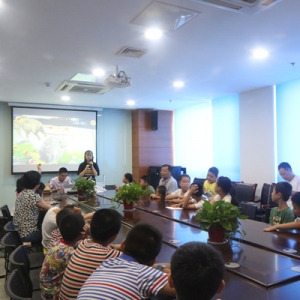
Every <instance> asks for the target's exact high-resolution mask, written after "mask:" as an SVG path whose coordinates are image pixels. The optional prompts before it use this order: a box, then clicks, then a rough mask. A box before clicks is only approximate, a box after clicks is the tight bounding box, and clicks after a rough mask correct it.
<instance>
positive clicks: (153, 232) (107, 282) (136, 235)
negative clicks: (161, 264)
mask: <svg viewBox="0 0 300 300" xmlns="http://www.w3.org/2000/svg"><path fill="white" fill-rule="evenodd" d="M161 246H162V235H161V233H160V231H159V230H158V229H156V228H155V227H154V226H152V225H150V224H146V223H139V224H137V225H135V226H134V227H133V228H132V229H131V231H130V232H129V233H128V235H127V237H126V240H125V241H123V242H122V244H121V249H122V251H123V254H122V255H121V256H120V257H118V258H114V259H107V260H106V261H104V262H103V263H102V264H101V265H100V266H99V267H98V268H97V269H96V271H95V272H94V273H93V274H92V275H91V276H90V278H89V279H88V280H87V281H86V282H85V284H84V285H83V286H82V288H81V290H80V293H79V295H78V298H77V299H80V300H83V299H85V300H87V299H106V300H115V299H118V300H123V299H124V300H125V299H132V300H134V299H147V298H149V297H150V296H157V295H164V296H171V297H175V289H174V288H171V287H170V286H169V283H168V274H166V273H163V272H161V271H159V270H157V269H155V268H153V267H152V266H153V265H154V263H155V260H156V256H157V255H158V254H159V252H160V249H161Z"/></svg>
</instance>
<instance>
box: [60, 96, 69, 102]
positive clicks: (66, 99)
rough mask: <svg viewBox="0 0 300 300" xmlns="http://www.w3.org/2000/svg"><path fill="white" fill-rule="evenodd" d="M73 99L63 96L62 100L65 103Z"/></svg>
mask: <svg viewBox="0 0 300 300" xmlns="http://www.w3.org/2000/svg"><path fill="white" fill-rule="evenodd" d="M70 99H71V98H70V97H69V96H62V97H61V100H63V101H69V100H70Z"/></svg>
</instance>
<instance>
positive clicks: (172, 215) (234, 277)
mask: <svg viewBox="0 0 300 300" xmlns="http://www.w3.org/2000/svg"><path fill="white" fill-rule="evenodd" d="M113 195H114V191H108V192H106V193H104V194H103V195H101V196H100V197H97V199H96V200H95V201H90V202H86V203H85V202H78V200H77V198H76V197H74V196H65V197H64V199H63V201H62V202H61V205H62V206H64V205H65V204H66V203H74V202H76V203H77V204H78V205H79V206H80V207H81V208H82V211H83V212H90V211H93V210H94V211H95V210H98V209H101V208H109V207H111V206H112V203H111V202H110V201H109V199H110V198H112V197H113ZM117 209H118V211H119V212H120V213H121V214H122V215H123V226H122V229H121V232H120V234H119V240H117V241H116V242H120V241H121V240H122V239H123V238H124V237H125V236H126V235H127V232H128V231H129V230H130V228H131V227H132V226H134V225H135V224H136V223H138V222H147V223H150V224H152V225H154V226H156V227H157V228H159V229H160V230H161V232H162V234H163V240H164V245H163V248H162V251H161V253H160V255H159V257H158V260H159V261H165V262H169V261H170V258H171V255H172V254H173V252H174V251H175V250H176V248H177V247H179V246H180V245H182V244H184V243H186V242H189V241H201V242H207V237H208V235H207V232H205V231H203V230H200V228H199V225H198V224H197V223H196V222H195V220H194V218H193V217H194V215H195V211H182V210H172V209H168V208H166V205H165V203H162V202H160V201H156V200H154V201H153V200H150V199H147V198H143V199H141V200H140V201H139V202H138V203H137V205H136V209H135V211H133V212H123V206H122V205H121V206H120V207H119V208H117ZM265 226H266V224H263V223H260V222H256V221H251V220H246V221H244V222H243V223H242V228H243V229H244V230H245V231H246V232H247V235H246V237H247V238H246V239H245V240H244V241H243V242H237V241H230V243H227V244H225V245H220V246H214V247H216V248H217V249H218V250H219V251H220V252H221V254H222V256H223V259H224V261H225V262H236V263H238V264H239V265H240V266H239V267H238V268H234V269H231V268H227V272H226V276H225V282H226V287H225V290H224V291H223V292H222V294H221V295H219V296H216V297H215V299H223V300H224V299H272V300H273V299H295V293H296V294H297V293H298V292H297V290H295V288H296V287H297V286H298V285H299V287H300V283H298V280H299V279H300V273H297V272H293V271H292V270H291V267H293V266H298V265H300V260H299V257H298V255H297V254H292V255H291V254H290V253H286V252H284V251H283V249H284V248H282V247H288V248H289V249H291V248H292V247H293V246H294V247H296V248H297V246H295V245H296V244H297V236H295V234H291V233H283V232H281V233H275V237H274V236H273V234H272V233H265V232H263V231H262V228H264V227H265ZM258 229H260V234H255V233H254V232H255V231H257V230H258ZM248 232H251V234H248ZM267 236H268V238H266V237H267ZM262 237H265V239H264V241H260V240H259V239H261V238H262ZM270 237H271V240H270V239H269V238H270ZM293 237H295V238H296V242H295V241H294V239H293ZM174 240H175V243H174ZM176 240H177V241H176ZM276 241H279V242H278V243H277V242H276ZM274 245H275V246H274ZM225 266H226V265H225ZM278 295H280V296H278Z"/></svg>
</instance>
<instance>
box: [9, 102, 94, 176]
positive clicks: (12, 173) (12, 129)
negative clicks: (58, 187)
mask: <svg viewBox="0 0 300 300" xmlns="http://www.w3.org/2000/svg"><path fill="white" fill-rule="evenodd" d="M14 108H23V109H42V110H51V111H55V110H59V111H69V112H91V113H95V121H96V126H95V153H93V154H94V157H97V153H98V152H97V151H98V150H97V147H98V143H97V140H98V135H97V123H98V122H97V114H98V112H97V111H96V110H90V109H86V110H84V109H75V108H72V109H71V108H48V107H39V106H18V105H12V106H11V110H10V112H11V143H10V147H11V155H10V157H11V159H10V165H11V175H20V174H24V173H25V172H15V171H14V165H13V137H14V115H13V110H14ZM86 150H89V149H86ZM83 155H84V153H82V156H83ZM33 166H35V167H34V170H36V169H37V167H36V165H33ZM78 166H79V164H78ZM42 173H43V174H57V173H58V169H57V170H56V171H43V172H42ZM68 173H70V174H72V173H73V174H74V173H76V174H77V171H74V170H68Z"/></svg>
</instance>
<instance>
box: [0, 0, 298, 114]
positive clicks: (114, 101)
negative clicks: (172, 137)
mask: <svg viewBox="0 0 300 300" xmlns="http://www.w3.org/2000/svg"><path fill="white" fill-rule="evenodd" d="M161 1H162V2H164V3H169V4H173V5H177V6H180V7H184V8H187V9H192V10H196V11H199V12H201V13H200V14H199V15H198V17H196V18H195V19H193V20H191V21H190V22H189V23H187V24H185V25H184V26H182V27H181V28H179V29H178V30H176V31H173V32H166V33H164V35H163V38H161V39H160V40H159V41H150V40H146V39H145V38H144V36H143V33H144V30H145V28H144V27H142V26H139V25H134V24H131V23H130V22H131V21H132V20H133V19H134V18H135V17H136V16H137V15H138V14H139V13H140V12H141V11H142V10H143V9H144V8H146V7H147V5H149V4H150V3H151V1H150V0H85V1H82V0H52V1H50V0H0V2H2V4H1V5H0V43H1V47H0V101H7V102H26V103H28V102H29V103H39V104H54V105H57V104H64V105H79V106H90V107H103V108H122V109H123V108H129V107H128V106H127V105H126V101H127V100H129V99H134V100H135V101H136V106H135V108H154V109H168V110H172V109H176V108H180V107H184V106H186V105H193V104H196V103H197V102H199V101H203V100H208V99H215V98H220V97H224V96H229V95H233V94H236V93H240V92H243V91H247V90H251V89H255V88H259V87H263V86H268V85H273V84H278V83H281V82H285V81H289V80H293V79H298V78H300V51H299V50H300V34H299V28H300V6H299V0H282V1H281V2H279V3H278V4H276V5H274V6H273V7H271V8H269V9H268V10H265V11H264V12H262V13H260V14H258V15H254V16H253V15H245V14H239V13H235V12H231V11H227V10H223V9H219V8H215V7H211V6H208V5H203V4H199V3H195V2H193V1H190V0H161ZM123 46H131V47H137V48H143V49H147V51H148V52H147V53H146V54H145V55H144V56H142V57H141V58H139V59H136V58H127V57H120V56H116V55H115V53H116V52H117V51H118V50H120V48H122V47H123ZM256 46H263V47H266V48H267V49H268V50H269V51H270V56H269V57H268V58H267V59H266V60H263V61H261V60H259V61H257V60H254V59H253V58H252V57H251V50H252V49H253V48H254V47H256ZM292 62H295V65H294V66H292V65H291V63H292ZM115 65H119V69H120V70H124V71H125V72H126V73H127V75H128V76H130V77H131V78H132V86H131V87H128V88H124V89H114V90H111V91H109V92H108V93H106V94H104V95H84V94H71V97H72V99H71V100H70V101H69V102H68V103H67V102H63V101H61V100H60V97H61V96H62V94H61V93H58V92H55V89H56V87H57V86H58V85H59V84H60V83H61V82H62V81H63V80H69V79H70V78H71V77H72V76H74V75H75V74H76V73H78V72H81V73H91V71H92V70H93V69H94V68H95V67H101V68H104V69H105V70H106V71H107V75H111V74H113V73H114V72H115ZM178 79H180V80H183V81H184V82H185V87H184V88H182V89H180V90H178V89H175V88H173V87H172V82H173V81H174V80H178ZM45 83H50V87H46V85H45Z"/></svg>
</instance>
